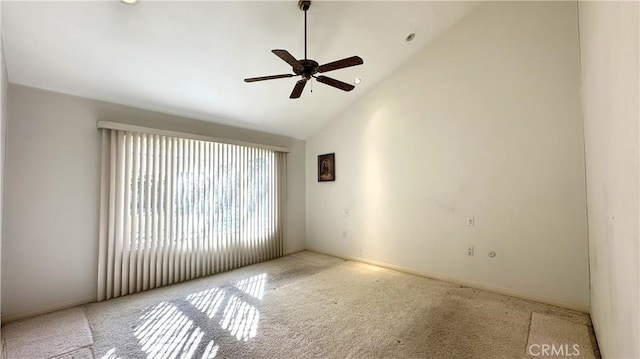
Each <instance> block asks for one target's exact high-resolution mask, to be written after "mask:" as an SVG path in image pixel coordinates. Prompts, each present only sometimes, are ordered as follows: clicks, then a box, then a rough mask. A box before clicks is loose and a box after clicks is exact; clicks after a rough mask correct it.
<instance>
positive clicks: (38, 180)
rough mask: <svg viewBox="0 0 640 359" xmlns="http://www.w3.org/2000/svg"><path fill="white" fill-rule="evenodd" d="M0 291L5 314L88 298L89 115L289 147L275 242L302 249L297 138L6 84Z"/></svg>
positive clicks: (93, 212)
mask: <svg viewBox="0 0 640 359" xmlns="http://www.w3.org/2000/svg"><path fill="white" fill-rule="evenodd" d="M8 95H9V96H8V102H9V121H8V137H7V162H6V173H7V176H6V197H5V238H4V261H3V267H4V268H3V276H4V281H3V282H2V286H3V288H2V296H3V301H2V302H3V312H4V313H3V314H4V316H5V319H12V318H16V316H21V315H24V314H29V313H37V312H44V311H48V310H51V309H53V308H57V307H62V306H68V305H73V304H77V303H84V302H89V301H93V300H95V298H96V290H97V284H96V280H97V258H98V257H97V256H98V246H97V245H98V206H99V186H100V133H99V131H98V130H97V129H96V121H97V120H108V121H116V122H125V123H130V124H135V125H141V126H148V127H155V128H162V129H169V130H177V131H184V132H194V133H199V134H204V135H211V136H216V137H223V138H230V139H236V140H242V141H247V142H254V143H263V144H270V145H277V146H283V147H288V148H290V150H291V152H290V153H289V155H288V165H287V170H288V171H287V172H288V174H287V176H288V177H287V182H288V184H287V191H288V192H287V194H288V201H287V212H286V213H287V217H286V229H285V236H286V237H285V252H286V253H290V252H294V251H298V250H302V249H304V236H305V227H304V226H305V222H304V219H305V192H304V185H305V181H304V142H303V141H300V140H293V139H290V138H286V137H281V136H275V135H269V134H264V133H258V132H254V131H249V130H243V129H237V128H231V127H226V126H219V125H214V124H211V123H205V122H200V121H194V120H189V119H184V118H178V117H175V116H169V115H164V114H159V113H154V112H150V111H145V110H139V109H135V108H131V107H126V106H120V105H115V104H110V103H105V102H100V101H95V100H90V99H86V98H81V97H74V96H68V95H64V94H59V93H54V92H48V91H44V90H38V89H33V88H29V87H24V86H19V85H10V86H9V94H8Z"/></svg>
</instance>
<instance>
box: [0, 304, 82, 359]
mask: <svg viewBox="0 0 640 359" xmlns="http://www.w3.org/2000/svg"><path fill="white" fill-rule="evenodd" d="M2 342H3V343H2V344H3V347H4V355H5V358H6V359H50V358H56V359H57V358H65V359H71V358H73V359H90V358H93V355H92V352H91V348H90V347H91V344H93V339H92V337H91V330H90V329H89V325H88V323H87V319H86V316H85V314H84V310H83V309H82V308H74V309H69V310H63V311H59V312H55V313H51V314H47V315H42V316H39V317H36V318H33V319H29V320H25V321H20V322H15V323H11V324H9V325H7V326H5V327H4V328H2Z"/></svg>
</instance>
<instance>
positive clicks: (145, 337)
mask: <svg viewBox="0 0 640 359" xmlns="http://www.w3.org/2000/svg"><path fill="white" fill-rule="evenodd" d="M140 319H141V320H143V324H142V325H141V326H139V327H138V328H136V330H135V331H134V334H135V336H136V338H137V339H138V342H139V343H140V345H141V348H142V350H143V351H144V352H145V353H147V354H148V357H149V358H175V357H179V358H184V359H189V358H192V357H193V355H194V353H195V351H196V349H197V348H198V347H199V345H200V342H201V341H202V337H203V336H204V332H203V331H202V329H200V327H198V326H196V325H195V324H194V323H193V321H192V320H191V319H189V318H188V317H187V316H186V315H184V314H183V313H182V311H180V309H178V307H176V306H175V305H173V304H171V303H167V302H162V303H160V304H158V305H156V306H155V307H153V308H152V309H151V310H149V311H148V312H147V313H145V314H144V315H143V316H142V317H141V318H140ZM207 348H208V349H207V353H206V356H205V357H206V358H213V357H214V356H215V354H216V352H217V347H213V342H211V343H209V345H208V346H207Z"/></svg>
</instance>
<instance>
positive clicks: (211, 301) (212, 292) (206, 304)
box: [187, 288, 225, 319]
mask: <svg viewBox="0 0 640 359" xmlns="http://www.w3.org/2000/svg"><path fill="white" fill-rule="evenodd" d="M224 297H225V295H224V291H222V290H221V289H219V288H211V289H208V290H203V291H200V292H197V293H193V294H189V295H188V296H187V300H188V301H189V303H191V305H193V306H194V307H196V308H198V309H199V310H200V311H201V312H203V313H204V314H206V315H207V316H208V317H209V319H211V318H213V317H214V316H215V315H216V313H217V312H218V308H219V307H220V304H222V301H223V300H224Z"/></svg>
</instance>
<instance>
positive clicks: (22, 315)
mask: <svg viewBox="0 0 640 359" xmlns="http://www.w3.org/2000/svg"><path fill="white" fill-rule="evenodd" d="M96 299H97V298H96V297H95V296H92V297H85V298H81V299H76V300H70V301H68V302H63V303H57V304H54V305H51V306H48V307H44V308H41V309H38V310H35V311H32V312H26V313H20V314H13V315H7V316H4V315H3V316H2V325H4V324H6V323H10V322H15V321H16V320H22V319H27V318H31V317H35V316H38V315H41V314H47V313H51V312H55V311H58V310H63V309H69V308H72V307H76V306H78V305H84V304H88V303H93V302H95V301H96Z"/></svg>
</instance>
